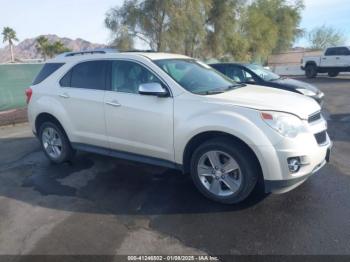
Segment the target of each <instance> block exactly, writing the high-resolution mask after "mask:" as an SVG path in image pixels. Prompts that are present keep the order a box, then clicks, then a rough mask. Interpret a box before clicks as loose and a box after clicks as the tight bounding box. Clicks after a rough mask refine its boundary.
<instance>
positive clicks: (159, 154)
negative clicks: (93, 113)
mask: <svg viewBox="0 0 350 262" xmlns="http://www.w3.org/2000/svg"><path fill="white" fill-rule="evenodd" d="M151 82H159V83H161V84H162V85H163V86H164V84H163V83H162V82H161V81H160V80H159V78H157V77H156V76H155V74H154V73H152V72H151V71H150V70H148V69H147V68H145V67H144V66H143V65H140V64H138V63H136V62H132V61H123V60H115V61H113V62H112V65H111V90H110V91H106V95H105V114H106V130H107V135H108V139H109V143H110V147H111V149H112V150H117V151H121V152H127V153H133V154H136V155H141V156H147V157H153V158H157V159H162V160H168V161H174V147H173V98H172V97H170V96H169V97H157V96H147V95H140V94H139V93H138V88H139V85H140V84H144V83H151ZM164 87H165V86H164Z"/></svg>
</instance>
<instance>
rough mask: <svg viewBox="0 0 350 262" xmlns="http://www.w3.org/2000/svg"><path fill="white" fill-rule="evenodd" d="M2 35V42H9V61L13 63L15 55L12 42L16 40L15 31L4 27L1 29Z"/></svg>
mask: <svg viewBox="0 0 350 262" xmlns="http://www.w3.org/2000/svg"><path fill="white" fill-rule="evenodd" d="M2 35H3V42H4V43H5V42H8V43H9V46H10V52H11V62H12V63H13V62H14V61H15V57H14V55H13V42H14V41H18V38H17V36H16V31H15V30H13V29H12V28H10V27H4V29H3V31H2Z"/></svg>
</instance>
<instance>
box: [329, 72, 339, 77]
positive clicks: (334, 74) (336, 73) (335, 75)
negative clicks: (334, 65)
mask: <svg viewBox="0 0 350 262" xmlns="http://www.w3.org/2000/svg"><path fill="white" fill-rule="evenodd" d="M338 75H339V72H336V71H331V72H328V76H329V77H337V76H338Z"/></svg>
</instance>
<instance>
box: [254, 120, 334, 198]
mask: <svg viewBox="0 0 350 262" xmlns="http://www.w3.org/2000/svg"><path fill="white" fill-rule="evenodd" d="M304 121H305V122H304V123H305V128H306V129H305V131H304V132H302V133H300V134H299V135H298V136H297V137H295V138H284V139H282V140H281V141H280V142H278V143H277V144H275V145H273V146H265V147H259V150H260V152H261V154H260V163H261V167H262V170H263V175H264V181H265V191H266V192H274V193H283V192H287V191H289V190H291V189H293V188H295V187H297V186H298V185H300V184H302V183H303V182H304V181H305V180H307V179H308V178H309V177H310V176H311V175H312V174H314V173H316V172H317V171H318V170H320V169H321V168H322V167H323V166H324V165H325V164H326V163H327V162H328V161H329V156H330V152H331V148H332V145H333V144H332V142H331V140H330V138H329V136H328V133H327V122H326V121H325V120H324V118H323V117H321V118H320V119H318V120H313V121H311V120H307V121H306V120H304ZM309 121H311V122H309ZM289 159H299V169H298V170H296V172H293V170H291V169H290V167H289V165H288V164H289V162H288V161H289ZM261 160H262V161H261Z"/></svg>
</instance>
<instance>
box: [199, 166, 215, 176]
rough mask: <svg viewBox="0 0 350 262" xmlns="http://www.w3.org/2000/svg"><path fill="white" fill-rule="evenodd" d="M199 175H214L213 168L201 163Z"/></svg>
mask: <svg viewBox="0 0 350 262" xmlns="http://www.w3.org/2000/svg"><path fill="white" fill-rule="evenodd" d="M198 175H200V176H210V177H212V176H213V168H211V167H209V166H206V165H199V166H198Z"/></svg>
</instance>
